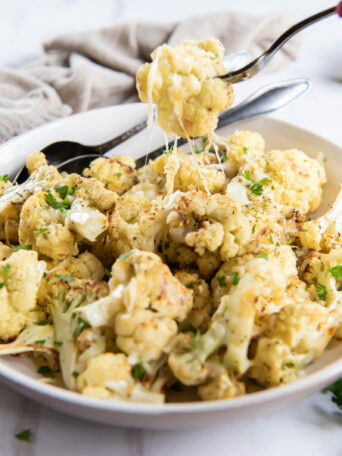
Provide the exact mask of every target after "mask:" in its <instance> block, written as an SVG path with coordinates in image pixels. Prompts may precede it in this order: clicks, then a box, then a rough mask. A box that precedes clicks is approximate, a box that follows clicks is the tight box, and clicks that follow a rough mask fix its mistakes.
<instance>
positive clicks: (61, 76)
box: [0, 11, 298, 143]
mask: <svg viewBox="0 0 342 456" xmlns="http://www.w3.org/2000/svg"><path fill="white" fill-rule="evenodd" d="M293 22H294V20H293V19H292V18H289V17H288V16H287V15H284V14H272V15H267V16H264V17H261V18H258V17H254V16H251V15H247V14H242V13H238V12H232V11H225V12H221V13H213V14H209V15H206V16H199V17H192V18H188V19H185V20H184V21H181V22H172V23H148V22H134V23H133V22H130V23H125V24H119V25H113V26H112V27H107V28H102V29H99V30H94V31H86V32H81V33H74V34H70V35H65V36H61V37H58V38H55V39H53V40H52V41H50V42H47V43H45V44H44V56H43V57H42V58H41V59H39V60H38V61H36V62H33V63H31V64H29V65H26V66H24V67H22V68H19V69H18V70H0V143H1V142H4V141H6V140H7V139H9V138H11V137H13V136H15V135H18V134H20V133H22V132H24V131H26V130H28V129H30V128H33V127H35V126H37V125H40V124H42V123H44V122H47V121H50V120H53V119H57V118H59V117H63V116H67V115H69V114H71V113H75V112H80V111H86V110H88V109H93V108H97V107H101V106H108V105H114V104H118V103H125V102H130V101H137V99H138V98H137V92H136V88H135V73H136V71H137V69H138V67H139V65H141V64H142V63H143V62H145V61H148V60H149V59H150V54H151V52H152V51H153V50H154V49H155V48H156V47H157V46H159V45H160V44H162V43H169V44H176V43H179V42H180V41H182V40H184V39H202V38H205V37H209V36H213V37H215V38H218V39H219V40H220V41H221V42H222V43H223V45H224V47H225V49H226V54H227V53H230V52H235V51H239V50H249V51H250V52H251V53H252V54H253V55H258V54H260V53H261V52H263V51H264V50H265V49H267V48H268V47H269V45H270V44H271V43H272V42H273V41H274V40H275V39H276V38H277V37H278V36H279V35H280V33H282V32H283V31H284V30H286V29H287V28H288V27H289V26H290V25H291V24H292V23H293ZM297 48H298V39H296V38H295V39H292V40H291V41H290V42H289V43H287V44H286V45H285V46H284V47H283V49H282V51H281V52H279V53H278V55H277V56H276V57H275V59H274V62H275V63H274V65H275V66H280V65H282V64H284V63H285V62H286V60H289V59H294V58H295V57H296V53H297ZM274 65H273V66H274Z"/></svg>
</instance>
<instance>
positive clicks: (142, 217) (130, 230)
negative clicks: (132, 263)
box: [108, 194, 164, 257]
mask: <svg viewBox="0 0 342 456" xmlns="http://www.w3.org/2000/svg"><path fill="white" fill-rule="evenodd" d="M163 221H164V214H163V212H162V211H160V209H159V206H158V204H155V203H151V202H150V201H149V200H148V199H146V198H145V197H144V196H143V195H142V194H134V195H129V194H125V195H122V196H120V197H119V199H118V201H117V204H116V207H115V210H114V212H113V213H112V214H111V215H110V218H109V229H108V243H109V246H110V249H111V251H112V253H113V255H114V256H115V257H118V256H119V255H121V254H123V253H125V252H128V251H130V250H132V249H141V250H148V251H151V252H155V251H156V250H157V246H158V244H159V240H160V238H161V234H160V233H161V230H162V227H163Z"/></svg>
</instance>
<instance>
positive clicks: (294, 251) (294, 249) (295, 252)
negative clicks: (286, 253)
mask: <svg viewBox="0 0 342 456" xmlns="http://www.w3.org/2000/svg"><path fill="white" fill-rule="evenodd" d="M292 252H293V253H294V254H295V255H296V257H297V258H298V253H297V251H296V248H295V247H292Z"/></svg>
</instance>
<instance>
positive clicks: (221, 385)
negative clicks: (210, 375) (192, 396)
mask: <svg viewBox="0 0 342 456" xmlns="http://www.w3.org/2000/svg"><path fill="white" fill-rule="evenodd" d="M245 392H246V388H245V385H244V383H243V382H239V381H238V380H237V379H236V378H235V377H234V375H233V374H231V373H228V372H227V371H226V370H223V371H222V372H220V374H218V375H217V377H215V378H214V379H213V380H210V381H209V382H208V383H206V384H204V385H201V386H199V387H198V394H199V396H200V398H201V399H202V400H203V401H216V400H219V399H231V398H233V397H237V396H241V395H243V394H245Z"/></svg>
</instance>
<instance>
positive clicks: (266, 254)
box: [258, 252, 268, 260]
mask: <svg viewBox="0 0 342 456" xmlns="http://www.w3.org/2000/svg"><path fill="white" fill-rule="evenodd" d="M258 257H259V258H263V259H264V260H268V253H267V252H259V253H258Z"/></svg>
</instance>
